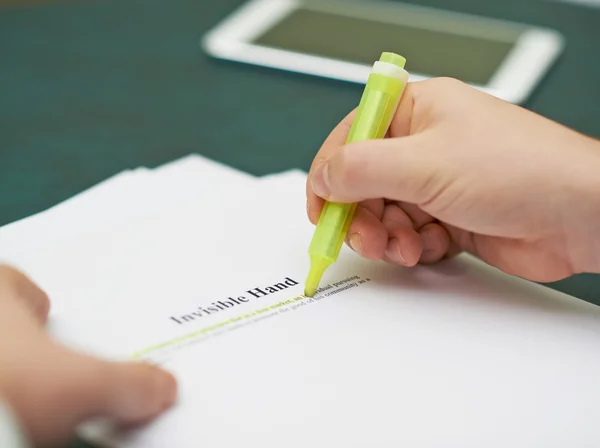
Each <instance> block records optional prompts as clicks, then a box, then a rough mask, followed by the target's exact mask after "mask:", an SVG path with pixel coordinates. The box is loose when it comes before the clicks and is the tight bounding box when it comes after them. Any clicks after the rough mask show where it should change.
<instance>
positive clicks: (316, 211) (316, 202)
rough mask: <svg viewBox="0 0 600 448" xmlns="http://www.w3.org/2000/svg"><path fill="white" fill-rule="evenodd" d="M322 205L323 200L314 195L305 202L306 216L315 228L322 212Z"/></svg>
mask: <svg viewBox="0 0 600 448" xmlns="http://www.w3.org/2000/svg"><path fill="white" fill-rule="evenodd" d="M323 204H324V201H323V199H321V198H319V197H317V196H315V195H312V197H308V198H307V200H306V215H307V216H308V219H309V221H310V222H311V223H312V224H313V225H315V226H316V225H317V223H318V222H319V217H320V216H321V210H323Z"/></svg>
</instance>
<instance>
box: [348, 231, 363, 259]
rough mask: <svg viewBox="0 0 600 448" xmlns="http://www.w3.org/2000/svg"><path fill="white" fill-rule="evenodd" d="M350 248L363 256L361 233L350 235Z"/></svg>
mask: <svg viewBox="0 0 600 448" xmlns="http://www.w3.org/2000/svg"><path fill="white" fill-rule="evenodd" d="M349 242H350V247H351V248H352V249H353V250H354V252H356V253H357V254H359V255H362V253H363V252H362V239H361V237H360V234H359V233H353V234H352V235H350V239H349Z"/></svg>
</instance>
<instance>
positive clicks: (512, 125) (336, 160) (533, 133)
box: [306, 79, 600, 282]
mask: <svg viewBox="0 0 600 448" xmlns="http://www.w3.org/2000/svg"><path fill="white" fill-rule="evenodd" d="M353 114H354V113H351V114H350V115H349V116H348V117H346V118H345V119H344V120H343V121H342V122H341V123H340V124H339V125H338V126H337V127H336V128H335V129H334V130H333V132H332V133H331V134H330V135H329V137H328V138H327V140H326V141H325V143H324V144H323V146H322V147H321V149H320V151H319V153H318V154H317V156H316V157H315V159H314V162H313V164H312V166H311V169H310V173H309V177H308V182H307V189H306V196H307V213H308V216H309V219H310V220H311V222H312V223H313V224H316V222H317V220H318V218H319V214H320V211H321V208H322V206H323V198H325V199H327V200H330V201H336V202H359V207H358V209H357V213H356V216H355V219H354V221H353V223H352V225H351V227H350V230H349V233H348V238H347V243H348V244H349V245H350V247H352V248H353V249H354V250H355V251H356V252H358V253H359V254H360V255H362V256H364V257H366V258H368V259H371V260H385V261H387V262H389V263H394V264H398V265H403V266H407V267H410V266H414V265H416V264H417V263H424V264H427V263H435V262H437V261H439V260H441V259H443V258H446V257H450V256H452V255H454V254H457V253H459V252H461V251H467V252H470V253H472V254H474V255H476V256H478V257H480V258H481V259H483V260H484V261H486V262H487V263H489V264H491V265H492V266H495V267H497V268H499V269H501V270H502V271H505V272H507V273H509V274H513V275H517V276H521V277H524V278H526V279H529V280H534V281H540V282H550V281H555V280H560V279H563V278H565V277H568V276H570V275H572V274H577V273H582V272H600V174H599V173H600V142H598V141H597V140H594V139H592V138H589V137H586V136H584V135H581V134H579V133H577V132H574V131H572V130H570V129H568V128H566V127H563V126H561V125H559V124H557V123H554V122H552V121H550V120H548V119H546V118H543V117H541V116H539V115H536V114H534V113H532V112H529V111H527V110H525V109H523V108H520V107H517V106H514V105H511V104H509V103H506V102H504V101H501V100H498V99H496V98H494V97H492V96H489V95H487V94H484V93H481V92H479V91H477V90H475V89H473V88H471V87H469V86H467V85H465V84H463V83H460V82H458V81H456V80H452V79H433V80H428V81H424V82H419V83H413V84H409V85H408V86H407V89H406V91H405V94H404V97H403V99H402V101H401V104H400V107H399V110H398V112H397V113H396V116H395V118H394V120H393V122H392V125H391V129H390V131H389V135H388V138H386V139H384V140H380V141H369V142H359V143H353V144H350V145H345V141H346V138H347V135H348V132H349V129H350V126H351V124H352V119H353Z"/></svg>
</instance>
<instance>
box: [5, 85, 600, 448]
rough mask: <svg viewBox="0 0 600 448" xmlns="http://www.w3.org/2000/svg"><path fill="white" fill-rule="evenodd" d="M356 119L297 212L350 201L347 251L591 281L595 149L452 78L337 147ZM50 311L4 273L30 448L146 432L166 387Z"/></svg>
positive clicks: (318, 165) (17, 399)
mask: <svg viewBox="0 0 600 448" xmlns="http://www.w3.org/2000/svg"><path fill="white" fill-rule="evenodd" d="M352 118H353V114H350V115H349V116H348V117H346V118H345V119H344V120H343V121H342V123H340V125H338V127H336V129H334V130H333V132H332V133H331V135H330V136H329V138H328V139H327V140H326V142H325V143H324V144H323V147H322V148H321V150H320V151H319V153H318V155H317V156H316V158H315V160H314V162H313V165H312V167H311V170H310V173H309V178H308V182H307V209H308V215H309V217H310V220H311V221H312V222H313V223H316V221H317V219H318V216H319V213H320V210H321V208H322V205H323V198H326V199H328V200H335V201H340V202H359V203H360V206H359V207H358V211H357V215H356V217H355V220H354V222H353V224H352V226H351V228H350V232H349V238H348V242H349V243H350V244H351V246H352V247H353V248H354V250H356V251H357V252H358V253H360V254H361V255H362V256H364V257H366V258H368V259H371V260H386V261H387V262H389V263H394V264H398V265H402V266H405V267H410V266H415V265H416V264H417V263H424V264H428V263H435V262H437V261H439V260H441V259H443V258H446V257H450V256H452V255H454V254H457V253H458V252H460V251H468V252H471V253H473V254H475V255H476V256H478V257H480V258H482V259H483V260H485V261H486V262H488V263H489V264H491V265H493V266H496V267H498V268H500V269H502V270H503V271H505V272H508V273H510V274H514V275H518V276H521V277H524V278H527V279H531V280H536V281H553V280H559V279H561V278H564V277H567V276H569V275H571V274H575V273H580V272H600V224H599V223H600V175H598V173H600V143H599V142H598V141H595V140H593V139H591V138H589V137H585V136H583V135H580V134H578V133H576V132H574V131H571V130H569V129H567V128H565V127H563V126H560V125H558V124H556V123H553V122H552V121H550V120H547V119H545V118H542V117H540V116H538V115H535V114H533V113H531V112H528V111H526V110H524V109H521V108H519V107H516V106H513V105H510V104H507V103H505V102H502V101H500V100H497V99H495V98H492V97H490V96H488V95H486V94H483V93H480V92H478V91H476V90H474V89H472V88H470V87H468V86H466V85H464V84H461V83H459V82H458V81H454V80H447V79H435V80H430V81H425V82H421V83H415V84H409V86H408V87H407V90H406V92H405V95H404V98H403V100H402V102H401V105H400V108H399V110H398V113H397V114H396V117H395V119H394V121H393V123H392V126H391V130H390V132H389V135H388V138H387V139H385V140H384V141H378V142H362V143H356V144H352V145H348V146H346V145H344V142H345V140H346V137H347V135H348V131H349V129H350V126H351V123H352ZM49 307H50V302H49V300H48V297H47V296H46V294H45V293H44V292H43V291H41V290H40V289H39V288H38V287H37V286H36V285H34V284H33V283H32V282H31V281H30V280H29V279H27V278H26V277H25V276H24V275H22V274H21V273H19V272H17V271H15V270H13V269H11V268H8V267H1V266H0V396H1V397H2V398H3V399H4V400H6V401H7V402H8V403H9V405H10V406H11V408H12V409H13V410H14V412H15V414H16V415H17V417H18V419H19V421H20V423H21V425H22V427H23V428H24V430H25V432H26V434H27V436H28V437H29V438H30V440H31V441H32V442H33V443H34V445H35V446H55V445H56V444H58V443H60V442H62V441H64V440H66V439H67V438H68V437H69V436H70V435H72V433H73V431H74V430H75V428H76V426H77V425H78V424H79V423H80V422H83V421H85V420H87V419H89V418H90V417H97V416H103V417H108V418H112V419H114V420H115V421H116V422H118V423H121V424H125V425H129V424H136V423H143V422H146V421H148V420H150V419H152V418H154V417H156V416H158V415H160V414H161V413H162V412H163V411H165V410H166V409H168V408H169V407H170V406H171V405H172V404H173V403H174V401H175V399H176V393H177V390H176V389H177V386H176V383H175V380H174V378H173V377H172V376H171V375H170V374H168V373H167V372H164V371H162V370H160V369H158V368H155V367H151V366H148V365H144V364H128V363H124V364H117V363H110V362H106V361H103V360H99V359H96V358H92V357H89V356H85V355H82V354H79V353H75V352H73V351H71V350H68V349H67V348H64V347H61V346H60V345H58V344H56V343H55V342H54V341H53V340H52V339H51V338H50V337H49V336H48V334H47V333H46V331H45V329H44V323H45V322H46V319H47V317H48V311H49Z"/></svg>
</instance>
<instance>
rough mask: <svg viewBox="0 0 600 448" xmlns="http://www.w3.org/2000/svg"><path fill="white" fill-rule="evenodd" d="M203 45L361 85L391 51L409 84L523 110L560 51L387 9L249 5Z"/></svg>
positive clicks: (451, 16)
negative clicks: (468, 88)
mask: <svg viewBox="0 0 600 448" xmlns="http://www.w3.org/2000/svg"><path fill="white" fill-rule="evenodd" d="M201 45H202V47H203V48H204V49H205V51H206V52H208V53H209V54H210V55H212V56H214V57H217V58H221V59H227V60H232V61H239V62H244V63H250V64H256V65H262V66H266V67H271V68H276V69H281V70H288V71H293V72H299V73H305V74H310V75H316V76H323V77H328V78H334V79H340V80H344V81H351V82H357V83H365V82H366V80H367V78H368V76H369V73H370V70H371V67H372V65H373V62H374V61H376V60H377V59H378V58H379V56H380V55H381V53H382V52H384V51H390V52H395V53H399V54H401V55H403V56H404V57H406V59H407V70H408V71H409V73H410V74H411V78H410V79H411V81H418V80H423V79H427V78H430V77H438V76H449V77H454V78H458V79H460V80H462V81H464V82H466V83H469V84H471V85H473V86H474V87H476V88H478V89H481V90H483V91H486V92H488V93H491V94H493V95H495V96H497V97H500V98H502V99H505V100H507V101H510V102H513V103H521V102H523V101H524V100H525V99H526V98H527V97H528V95H529V94H530V93H531V91H532V90H533V89H534V88H535V86H536V85H537V84H538V83H539V81H540V80H541V78H542V77H543V76H544V74H545V73H546V72H547V71H548V70H549V69H550V67H551V65H552V64H553V62H554V61H555V60H556V58H557V57H558V55H559V54H560V52H561V50H562V48H563V45H564V42H563V38H562V36H561V35H560V34H559V33H558V32H557V31H555V30H551V29H545V28H540V27H535V26H529V25H526V24H520V23H513V22H508V21H502V20H496V19H490V18H484V17H479V16H472V15H467V14H460V13H453V12H448V11H443V10H438V9H433V8H426V7H421V6H415V5H409V4H403V3H397V2H390V1H357V0H252V1H250V2H248V3H246V4H245V5H244V6H242V7H241V8H240V9H238V10H237V11H235V12H233V13H232V14H231V15H230V16H229V17H227V18H226V19H225V20H224V21H223V22H222V23H220V24H218V25H217V26H216V27H215V28H214V29H213V30H211V31H210V32H209V33H208V34H207V35H206V36H204V37H203V39H202V40H201Z"/></svg>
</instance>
